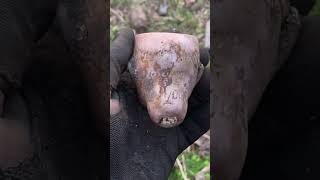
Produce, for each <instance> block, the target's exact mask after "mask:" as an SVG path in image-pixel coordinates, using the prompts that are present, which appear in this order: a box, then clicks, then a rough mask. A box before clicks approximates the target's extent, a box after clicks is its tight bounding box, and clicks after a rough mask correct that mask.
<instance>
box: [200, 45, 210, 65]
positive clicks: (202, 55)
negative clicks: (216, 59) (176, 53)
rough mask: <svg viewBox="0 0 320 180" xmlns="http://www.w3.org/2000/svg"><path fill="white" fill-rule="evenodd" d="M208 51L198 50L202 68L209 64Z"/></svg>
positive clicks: (206, 49) (204, 49)
mask: <svg viewBox="0 0 320 180" xmlns="http://www.w3.org/2000/svg"><path fill="white" fill-rule="evenodd" d="M209 57H210V55H209V49H208V48H200V62H201V63H202V64H203V66H207V64H208V63H209V59H210V58H209Z"/></svg>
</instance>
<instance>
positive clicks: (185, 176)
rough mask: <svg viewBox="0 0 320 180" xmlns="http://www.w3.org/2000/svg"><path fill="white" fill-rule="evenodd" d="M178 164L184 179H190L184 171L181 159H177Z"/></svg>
mask: <svg viewBox="0 0 320 180" xmlns="http://www.w3.org/2000/svg"><path fill="white" fill-rule="evenodd" d="M177 164H178V166H179V170H180V172H181V175H182V178H183V180H189V179H188V177H187V175H186V174H185V172H184V171H183V167H182V165H181V162H180V160H179V159H177Z"/></svg>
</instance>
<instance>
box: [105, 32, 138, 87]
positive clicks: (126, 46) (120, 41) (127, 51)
mask: <svg viewBox="0 0 320 180" xmlns="http://www.w3.org/2000/svg"><path fill="white" fill-rule="evenodd" d="M133 48H134V32H133V30H132V29H129V28H126V29H123V30H121V31H120V32H119V34H118V36H117V38H116V39H115V40H114V42H113V43H112V47H111V49H110V84H111V87H112V88H114V89H115V88H116V87H117V84H118V82H119V79H120V75H121V73H122V72H123V71H124V70H125V69H126V67H127V64H128V62H129V60H130V57H131V56H132V54H133Z"/></svg>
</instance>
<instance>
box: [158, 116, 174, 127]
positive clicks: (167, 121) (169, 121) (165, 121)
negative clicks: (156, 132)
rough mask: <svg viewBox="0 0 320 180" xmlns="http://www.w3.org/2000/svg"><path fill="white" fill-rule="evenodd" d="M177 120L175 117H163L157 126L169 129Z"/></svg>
mask: <svg viewBox="0 0 320 180" xmlns="http://www.w3.org/2000/svg"><path fill="white" fill-rule="evenodd" d="M177 121H178V118H177V117H165V118H161V120H160V122H159V125H160V126H161V127H164V128H170V127H173V126H175V125H176V124H177Z"/></svg>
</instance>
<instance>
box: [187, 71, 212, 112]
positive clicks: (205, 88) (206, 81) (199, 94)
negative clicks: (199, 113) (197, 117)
mask: <svg viewBox="0 0 320 180" xmlns="http://www.w3.org/2000/svg"><path fill="white" fill-rule="evenodd" d="M209 96H210V68H209V67H205V68H204V71H203V73H202V76H201V78H200V80H199V82H198V84H197V85H196V86H195V88H194V89H193V91H192V94H191V96H190V99H189V109H192V108H193V107H194V106H197V105H199V104H202V103H206V102H208V101H209V100H210V98H209Z"/></svg>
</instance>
